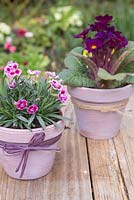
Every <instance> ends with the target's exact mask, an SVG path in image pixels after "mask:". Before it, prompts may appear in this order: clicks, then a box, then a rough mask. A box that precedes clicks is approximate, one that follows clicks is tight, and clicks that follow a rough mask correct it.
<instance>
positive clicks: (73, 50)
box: [70, 47, 83, 54]
mask: <svg viewBox="0 0 134 200" xmlns="http://www.w3.org/2000/svg"><path fill="white" fill-rule="evenodd" d="M82 51H83V47H76V48H74V49H72V51H70V53H72V52H76V53H80V54H82Z"/></svg>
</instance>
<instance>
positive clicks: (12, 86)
mask: <svg viewBox="0 0 134 200" xmlns="http://www.w3.org/2000/svg"><path fill="white" fill-rule="evenodd" d="M15 86H16V81H15V80H13V81H12V82H11V83H10V84H9V85H8V87H9V89H11V90H12V89H13V88H14V87H15Z"/></svg>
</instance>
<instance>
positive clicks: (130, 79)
mask: <svg viewBox="0 0 134 200" xmlns="http://www.w3.org/2000/svg"><path fill="white" fill-rule="evenodd" d="M126 82H127V83H129V84H134V76H129V75H128V76H127V77H126Z"/></svg>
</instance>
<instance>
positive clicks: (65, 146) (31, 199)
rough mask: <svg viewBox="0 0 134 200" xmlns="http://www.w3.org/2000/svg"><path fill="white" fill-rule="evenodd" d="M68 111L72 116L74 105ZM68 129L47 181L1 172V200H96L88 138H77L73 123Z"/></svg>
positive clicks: (44, 178)
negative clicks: (12, 176) (17, 176)
mask: <svg viewBox="0 0 134 200" xmlns="http://www.w3.org/2000/svg"><path fill="white" fill-rule="evenodd" d="M66 109H67V112H68V116H70V115H71V116H72V115H73V114H72V108H71V107H70V105H69V106H67V108H66ZM67 127H68V128H66V130H65V133H64V135H63V137H62V139H61V141H60V144H59V146H60V147H61V152H60V153H57V155H56V160H55V163H54V168H53V170H52V172H51V173H50V174H48V175H47V176H46V177H43V178H40V179H38V180H34V181H18V180H14V179H11V178H9V177H8V176H7V175H6V174H5V173H4V172H3V170H2V169H1V168H0V197H1V200H44V199H46V200H92V190H91V186H90V175H89V167H88V158H87V149H86V142H85V138H82V137H80V136H79V134H77V131H76V129H75V124H74V120H73V119H72V120H71V122H69V123H67ZM70 127H71V129H70Z"/></svg>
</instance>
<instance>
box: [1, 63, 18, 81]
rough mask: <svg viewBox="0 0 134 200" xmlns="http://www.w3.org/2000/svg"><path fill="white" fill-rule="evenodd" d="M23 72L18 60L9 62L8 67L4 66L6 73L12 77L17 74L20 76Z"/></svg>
mask: <svg viewBox="0 0 134 200" xmlns="http://www.w3.org/2000/svg"><path fill="white" fill-rule="evenodd" d="M21 73H22V70H21V69H19V68H18V63H16V62H12V61H10V62H8V63H7V65H6V67H5V68H4V74H5V75H6V76H7V77H8V78H10V79H12V78H14V77H15V76H20V75H21Z"/></svg>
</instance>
